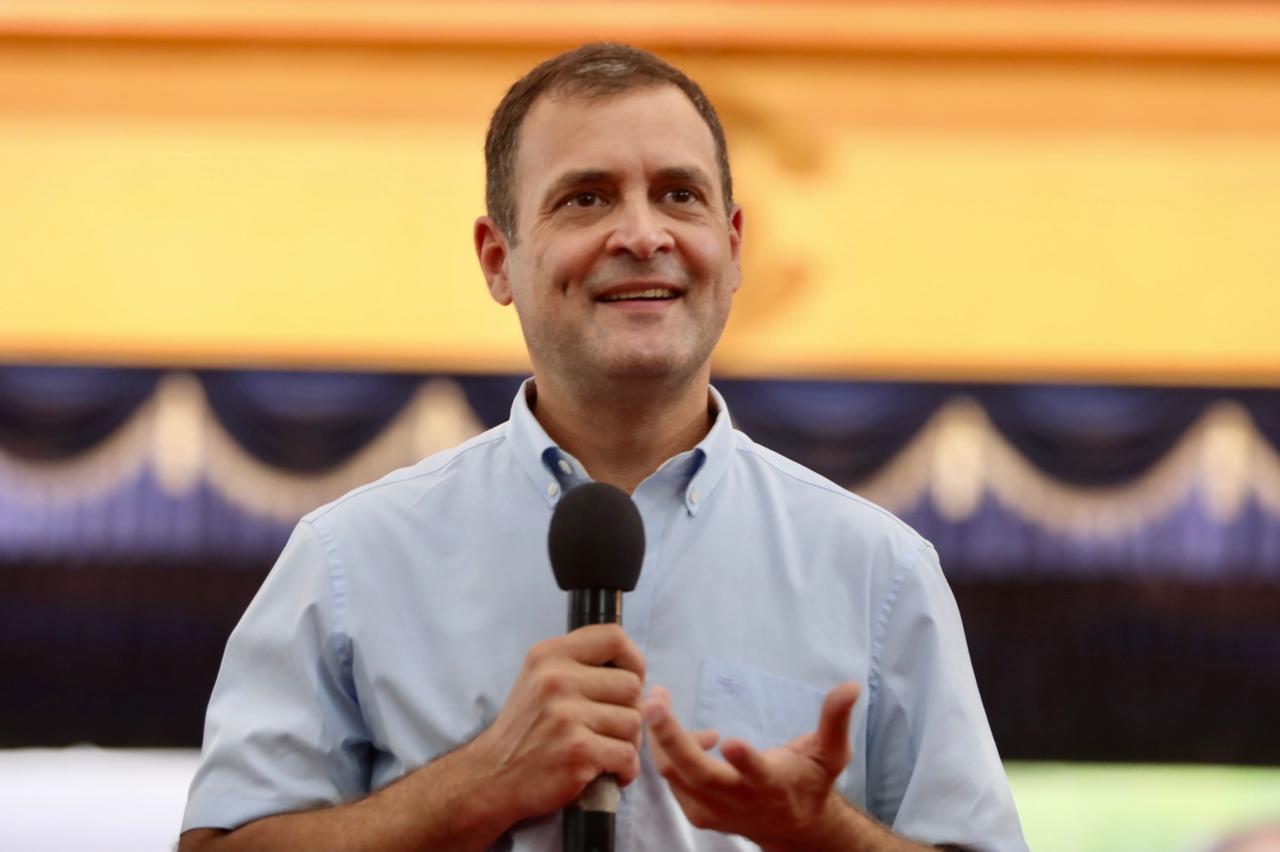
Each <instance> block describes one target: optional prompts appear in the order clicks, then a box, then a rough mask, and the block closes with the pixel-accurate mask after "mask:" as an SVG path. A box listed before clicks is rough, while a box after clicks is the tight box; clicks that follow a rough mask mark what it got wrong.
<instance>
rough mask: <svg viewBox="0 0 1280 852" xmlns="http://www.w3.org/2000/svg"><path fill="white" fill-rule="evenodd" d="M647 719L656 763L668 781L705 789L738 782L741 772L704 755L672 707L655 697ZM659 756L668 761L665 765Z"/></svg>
mask: <svg viewBox="0 0 1280 852" xmlns="http://www.w3.org/2000/svg"><path fill="white" fill-rule="evenodd" d="M644 720H645V724H646V725H647V726H648V728H649V740H650V743H651V748H654V750H655V758H654V763H655V765H656V766H659V771H660V772H661V773H662V775H663V777H664V778H667V779H668V780H672V779H673V777H674V779H676V780H678V781H679V782H680V783H682V784H684V785H685V786H687V787H692V788H695V789H702V790H707V789H708V788H710V787H716V786H729V785H732V784H735V783H737V781H738V771H737V770H736V769H734V768H733V767H732V766H730V765H729V764H727V763H725V762H723V761H720V760H716V759H715V758H713V757H711V756H710V755H708V754H707V753H706V752H704V751H703V749H702V745H701V744H700V743H699V741H698V740H697V739H695V738H694V737H693V735H692V734H690V733H689V732H687V731H686V730H685V729H684V728H682V727H680V723H679V722H677V721H676V718H675V715H674V714H673V713H672V712H671V708H670V707H668V706H666V705H665V704H664V703H663V702H662V701H661V700H655V697H654V696H653V695H650V697H649V700H648V701H646V702H645V704H644ZM659 754H661V755H662V756H663V758H664V760H663V761H662V764H661V765H659V763H658V755H659Z"/></svg>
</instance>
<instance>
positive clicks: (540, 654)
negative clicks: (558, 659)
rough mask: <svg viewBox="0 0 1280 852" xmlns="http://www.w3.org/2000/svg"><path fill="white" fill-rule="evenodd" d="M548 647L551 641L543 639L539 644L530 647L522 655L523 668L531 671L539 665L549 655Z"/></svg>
mask: <svg viewBox="0 0 1280 852" xmlns="http://www.w3.org/2000/svg"><path fill="white" fill-rule="evenodd" d="M550 645H551V640H549V639H543V640H542V641H541V642H537V643H535V644H533V645H531V646H530V647H529V650H528V652H526V653H525V655H524V665H525V668H528V669H533V668H537V667H538V666H539V665H541V663H542V661H543V660H545V659H546V658H547V657H548V656H549V655H550V653H551V649H550V647H549V646H550Z"/></svg>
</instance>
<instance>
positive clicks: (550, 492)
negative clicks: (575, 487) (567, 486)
mask: <svg viewBox="0 0 1280 852" xmlns="http://www.w3.org/2000/svg"><path fill="white" fill-rule="evenodd" d="M559 493H560V486H559V485H557V484H556V483H554V482H549V483H547V496H548V497H554V496H556V495H557V494H559Z"/></svg>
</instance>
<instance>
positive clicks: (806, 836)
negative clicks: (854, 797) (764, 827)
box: [764, 790, 861, 852]
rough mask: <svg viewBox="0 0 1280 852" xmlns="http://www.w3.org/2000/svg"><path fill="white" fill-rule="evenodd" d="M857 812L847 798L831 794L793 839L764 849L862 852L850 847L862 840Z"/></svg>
mask: <svg viewBox="0 0 1280 852" xmlns="http://www.w3.org/2000/svg"><path fill="white" fill-rule="evenodd" d="M857 816H858V812H857V811H856V810H855V809H854V807H853V806H852V805H850V804H849V803H848V802H847V801H845V799H844V797H843V796H841V795H840V794H839V793H837V792H836V791H835V790H831V791H829V792H828V793H827V797H826V799H824V800H823V802H822V805H821V806H820V807H819V808H818V809H817V810H816V811H815V812H814V813H813V814H812V815H811V816H810V818H809V819H807V820H806V821H805V822H804V823H803V824H801V825H799V826H797V827H796V831H795V832H794V833H793V834H792V836H791V837H789V838H787V839H786V840H785V841H782V842H779V843H777V844H769V845H767V846H765V847H764V848H765V850H767V852H842V850H849V849H859V848H861V847H860V846H855V845H851V844H852V843H856V842H857V838H859V837H860V836H861V835H860V832H859V826H858V824H857Z"/></svg>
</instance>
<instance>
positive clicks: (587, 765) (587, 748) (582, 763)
mask: <svg viewBox="0 0 1280 852" xmlns="http://www.w3.org/2000/svg"><path fill="white" fill-rule="evenodd" d="M564 754H565V761H566V762H567V763H568V764H569V766H570V768H571V769H572V770H573V771H574V772H575V773H576V772H578V771H587V770H592V771H594V769H595V755H594V754H593V750H592V748H591V743H590V741H589V740H588V739H587V738H586V737H582V736H575V737H571V738H570V739H569V741H568V743H566V744H565V750H564Z"/></svg>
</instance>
